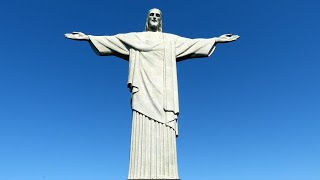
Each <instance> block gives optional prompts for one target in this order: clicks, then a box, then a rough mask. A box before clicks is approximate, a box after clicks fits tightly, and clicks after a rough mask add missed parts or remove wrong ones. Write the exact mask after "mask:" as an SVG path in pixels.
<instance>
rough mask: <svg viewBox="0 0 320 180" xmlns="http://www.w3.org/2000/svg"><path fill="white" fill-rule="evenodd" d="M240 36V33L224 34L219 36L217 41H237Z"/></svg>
mask: <svg viewBox="0 0 320 180" xmlns="http://www.w3.org/2000/svg"><path fill="white" fill-rule="evenodd" d="M239 38H240V36H238V35H233V34H224V35H221V36H220V37H218V39H217V42H218V43H227V42H232V41H235V40H237V39H239Z"/></svg>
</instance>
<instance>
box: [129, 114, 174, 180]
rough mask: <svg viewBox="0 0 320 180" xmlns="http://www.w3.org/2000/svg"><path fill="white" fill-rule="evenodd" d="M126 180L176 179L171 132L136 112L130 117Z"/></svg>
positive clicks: (161, 124) (163, 125)
mask: <svg viewBox="0 0 320 180" xmlns="http://www.w3.org/2000/svg"><path fill="white" fill-rule="evenodd" d="M128 179H129V180H133V179H155V180H156V179H179V177H178V164H177V152H176V133H175V131H174V129H172V128H171V127H169V126H167V125H166V124H163V123H160V122H158V121H155V120H153V119H151V118H149V117H147V116H145V115H143V114H141V113H139V112H137V111H133V114H132V131H131V150H130V165H129V177H128Z"/></svg>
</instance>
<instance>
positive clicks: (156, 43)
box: [65, 9, 239, 180]
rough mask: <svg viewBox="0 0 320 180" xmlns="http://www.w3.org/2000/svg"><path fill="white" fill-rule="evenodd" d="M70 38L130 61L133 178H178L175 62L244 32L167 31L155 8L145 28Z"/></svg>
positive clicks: (102, 53) (206, 52)
mask: <svg viewBox="0 0 320 180" xmlns="http://www.w3.org/2000/svg"><path fill="white" fill-rule="evenodd" d="M65 37H67V38H69V39H73V40H83V41H88V42H89V43H90V45H91V46H92V49H93V50H94V51H95V52H96V53H97V54H98V55H100V56H110V55H114V56H118V57H120V58H123V59H125V60H128V61H129V77H128V87H129V89H130V92H131V94H132V96H131V107H132V132H131V149H130V165H129V175H128V179H129V180H133V179H158V180H160V179H179V176H178V165H177V151H176V137H177V136H178V122H177V121H178V115H179V103H178V84H177V70H176V62H179V61H181V60H185V59H190V58H199V57H208V56H210V55H211V54H212V52H213V51H214V49H215V46H216V45H217V44H219V43H226V42H231V41H235V40H237V39H238V38H239V36H238V35H231V34H225V35H222V36H220V37H217V38H210V39H188V38H184V37H180V36H177V35H174V34H168V33H163V32H162V14H161V11H160V10H159V9H151V10H150V11H149V13H148V15H147V21H146V27H145V32H133V33H127V34H117V35H114V36H91V35H85V34H83V33H81V32H73V33H71V34H65Z"/></svg>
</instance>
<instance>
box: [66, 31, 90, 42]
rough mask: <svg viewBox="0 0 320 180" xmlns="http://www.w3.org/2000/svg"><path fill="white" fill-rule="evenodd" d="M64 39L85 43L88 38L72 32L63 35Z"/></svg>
mask: <svg viewBox="0 0 320 180" xmlns="http://www.w3.org/2000/svg"><path fill="white" fill-rule="evenodd" d="M64 37H66V38H68V39H73V40H80V41H87V40H89V36H87V35H85V34H84V33H82V32H72V33H67V34H65V35H64Z"/></svg>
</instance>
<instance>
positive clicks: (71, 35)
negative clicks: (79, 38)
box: [64, 34, 73, 38]
mask: <svg viewBox="0 0 320 180" xmlns="http://www.w3.org/2000/svg"><path fill="white" fill-rule="evenodd" d="M64 37H66V38H72V37H73V34H64Z"/></svg>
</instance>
